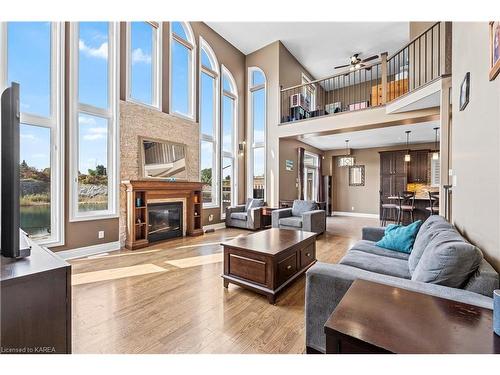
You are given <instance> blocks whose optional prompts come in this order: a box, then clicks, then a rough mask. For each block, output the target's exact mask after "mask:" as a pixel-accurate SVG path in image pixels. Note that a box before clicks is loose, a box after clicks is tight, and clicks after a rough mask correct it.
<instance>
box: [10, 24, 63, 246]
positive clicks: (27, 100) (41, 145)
mask: <svg viewBox="0 0 500 375" xmlns="http://www.w3.org/2000/svg"><path fill="white" fill-rule="evenodd" d="M62 34H63V28H62V24H59V23H55V22H54V23H51V22H9V23H7V24H0V40H2V41H4V42H6V43H0V46H1V48H2V50H1V51H0V55H2V59H3V60H2V62H0V68H2V69H0V71H1V75H0V77H1V81H2V82H0V86H2V87H4V86H9V85H10V83H11V82H18V83H19V84H20V95H21V97H20V112H21V118H20V120H21V128H20V137H21V139H20V163H21V165H20V173H21V176H20V180H21V186H20V199H21V228H22V229H23V230H24V231H25V232H27V233H28V234H30V236H31V237H32V238H33V239H36V240H38V241H39V242H41V243H43V244H47V245H49V244H50V245H51V246H55V245H59V244H63V242H64V240H63V225H64V223H63V218H64V208H63V201H64V199H63V180H62V166H61V163H62V159H63V148H62V144H63V142H62V131H61V129H62V62H63V56H62V51H63V48H62Z"/></svg>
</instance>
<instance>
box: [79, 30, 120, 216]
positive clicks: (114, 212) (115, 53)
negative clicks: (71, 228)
mask: <svg viewBox="0 0 500 375" xmlns="http://www.w3.org/2000/svg"><path fill="white" fill-rule="evenodd" d="M78 26H79V22H72V23H71V24H70V80H69V88H70V91H69V92H70V100H69V103H70V105H69V118H70V121H69V128H70V130H69V134H70V146H71V153H70V181H71V184H70V185H71V188H70V192H69V193H70V194H69V195H70V200H69V202H70V206H69V221H70V222H76V221H88V220H100V219H109V218H117V217H118V207H119V141H120V131H119V105H118V104H119V103H118V98H119V91H118V82H119V74H120V68H119V65H118V61H119V59H118V58H119V45H120V41H119V38H120V33H119V23H118V22H109V35H108V106H109V107H108V108H107V109H102V108H97V107H94V106H92V105H88V104H83V103H79V102H78V81H79V79H78V78H79V77H78V63H79V48H78V41H79V27H78ZM79 113H84V114H87V115H91V116H98V117H102V118H105V119H107V120H108V163H107V175H108V209H107V210H102V211H86V212H79V211H78V164H79V163H78V158H79V150H78V148H79V140H78V133H79V132H78V130H79V128H78V126H79V124H78V114H79Z"/></svg>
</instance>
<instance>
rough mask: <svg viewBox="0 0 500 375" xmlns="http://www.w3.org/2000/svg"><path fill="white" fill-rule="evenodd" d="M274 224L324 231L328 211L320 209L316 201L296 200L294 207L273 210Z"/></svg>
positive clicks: (278, 226) (274, 226)
mask: <svg viewBox="0 0 500 375" xmlns="http://www.w3.org/2000/svg"><path fill="white" fill-rule="evenodd" d="M272 224H273V228H282V229H295V230H304V231H307V232H315V233H323V232H324V231H325V230H326V212H325V210H318V204H317V203H316V202H314V201H302V200H294V201H293V206H292V208H282V209H279V210H274V211H273V212H272Z"/></svg>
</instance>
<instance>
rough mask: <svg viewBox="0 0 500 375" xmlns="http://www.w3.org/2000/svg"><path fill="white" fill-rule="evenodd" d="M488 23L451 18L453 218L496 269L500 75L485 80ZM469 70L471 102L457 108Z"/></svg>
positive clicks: (499, 265) (499, 254)
mask: <svg viewBox="0 0 500 375" xmlns="http://www.w3.org/2000/svg"><path fill="white" fill-rule="evenodd" d="M488 28H489V26H488V23H487V22H481V23H466V22H456V23H453V62H452V72H453V75H452V77H453V86H452V90H453V91H452V102H453V120H452V121H453V123H452V165H453V173H454V174H455V175H456V186H454V187H453V203H452V208H453V221H454V223H455V225H456V226H457V227H458V228H459V230H461V231H462V232H463V234H464V235H465V236H466V237H468V238H469V240H470V241H472V242H473V243H474V244H476V245H477V246H478V247H479V248H481V249H482V250H483V252H484V253H485V255H486V257H487V258H488V259H489V260H490V261H492V262H493V264H494V266H495V267H496V269H497V270H500V230H499V229H500V218H499V216H500V187H499V185H500V77H497V79H496V80H494V81H491V82H490V81H489V78H488V74H489V56H490V54H489V34H488ZM466 72H470V75H471V82H470V101H469V104H468V106H467V107H466V108H465V110H464V111H459V110H458V107H459V93H460V84H461V82H462V80H463V78H464V76H465V73H466Z"/></svg>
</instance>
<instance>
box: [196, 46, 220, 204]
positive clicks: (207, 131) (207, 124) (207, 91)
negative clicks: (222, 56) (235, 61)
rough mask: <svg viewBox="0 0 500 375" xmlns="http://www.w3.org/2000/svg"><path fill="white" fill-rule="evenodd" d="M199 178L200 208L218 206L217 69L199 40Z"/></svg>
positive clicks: (215, 62) (213, 58)
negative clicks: (200, 188) (200, 184)
mask: <svg viewBox="0 0 500 375" xmlns="http://www.w3.org/2000/svg"><path fill="white" fill-rule="evenodd" d="M200 129H201V137H200V139H201V148H200V150H201V156H200V169H201V170H200V175H201V182H203V183H204V184H205V185H204V187H203V206H204V207H217V205H218V199H217V198H218V194H217V193H218V181H219V179H218V173H217V172H218V163H217V162H218V160H219V152H218V151H219V147H218V141H219V65H218V63H217V58H216V57H215V54H214V52H213V50H212V48H210V46H209V45H208V43H207V42H205V41H204V40H203V39H202V38H200Z"/></svg>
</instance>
